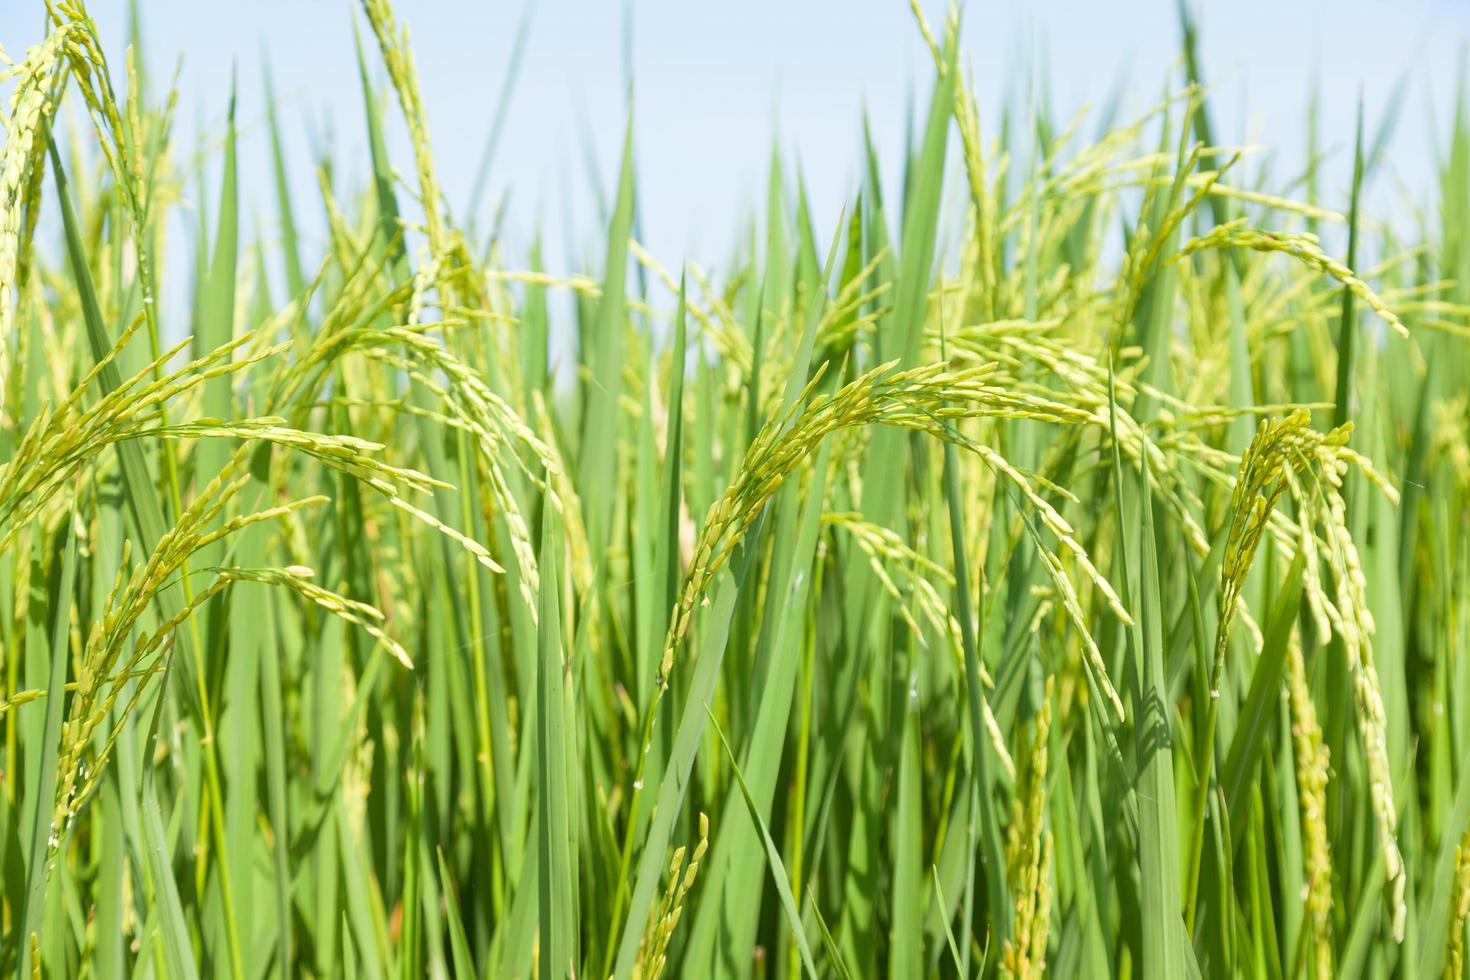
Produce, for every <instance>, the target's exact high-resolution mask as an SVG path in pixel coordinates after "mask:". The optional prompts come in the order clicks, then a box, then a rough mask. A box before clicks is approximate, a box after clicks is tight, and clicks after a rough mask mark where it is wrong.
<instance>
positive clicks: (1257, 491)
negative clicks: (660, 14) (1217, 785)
mask: <svg viewBox="0 0 1470 980" xmlns="http://www.w3.org/2000/svg"><path fill="white" fill-rule="evenodd" d="M1310 422H1311V415H1310V413H1309V412H1307V411H1305V410H1301V411H1297V412H1294V413H1292V414H1291V415H1289V416H1287V417H1286V418H1284V419H1280V420H1274V421H1273V420H1263V421H1262V422H1261V424H1260V427H1259V428H1257V429H1256V435H1255V437H1254V438H1253V439H1252V440H1251V443H1250V446H1248V447H1247V448H1246V451H1245V455H1244V456H1242V457H1241V460H1240V476H1239V477H1238V478H1237V479H1236V482H1235V492H1234V494H1233V495H1232V496H1231V498H1230V530H1229V532H1228V533H1229V537H1228V538H1227V539H1226V542H1225V557H1224V560H1223V561H1222V562H1221V563H1220V593H1219V595H1220V598H1219V601H1218V610H1217V612H1218V616H1219V625H1218V626H1217V627H1216V633H1215V659H1214V666H1213V667H1212V668H1211V671H1210V697H1212V698H1218V697H1219V696H1220V673H1221V671H1222V670H1223V669H1224V667H1225V651H1226V649H1227V648H1228V646H1229V640H1230V621H1231V619H1232V618H1233V617H1234V615H1235V610H1236V605H1237V603H1238V601H1239V599H1240V590H1241V588H1242V586H1244V585H1245V579H1246V576H1247V575H1248V574H1249V572H1250V569H1251V563H1252V562H1254V561H1255V557H1256V549H1257V548H1258V547H1259V546H1260V543H1261V536H1262V535H1263V534H1264V533H1265V531H1266V524H1267V520H1268V519H1269V517H1270V515H1271V512H1272V511H1273V510H1275V508H1276V504H1277V502H1278V501H1279V500H1280V499H1281V497H1282V495H1283V494H1285V493H1286V491H1287V488H1288V486H1289V485H1290V482H1291V478H1292V474H1293V473H1294V471H1295V470H1296V469H1297V468H1299V467H1301V466H1303V465H1305V463H1306V462H1307V459H1306V457H1305V456H1304V455H1303V454H1302V452H1301V441H1302V434H1303V433H1304V432H1305V431H1307V429H1308V427H1309V424H1310Z"/></svg>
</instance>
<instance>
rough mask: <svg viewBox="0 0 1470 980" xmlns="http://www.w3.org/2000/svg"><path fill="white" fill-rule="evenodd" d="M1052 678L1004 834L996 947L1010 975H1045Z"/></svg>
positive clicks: (1048, 914) (1017, 979) (1016, 978)
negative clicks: (1001, 941) (1009, 905)
mask: <svg viewBox="0 0 1470 980" xmlns="http://www.w3.org/2000/svg"><path fill="white" fill-rule="evenodd" d="M1055 686H1056V685H1055V678H1052V677H1048V678H1047V679H1046V690H1045V694H1044V695H1043V697H1042V701H1041V708H1040V710H1039V711H1038V712H1037V713H1036V727H1035V731H1034V732H1032V734H1031V741H1030V751H1029V752H1027V753H1026V755H1025V757H1024V758H1025V764H1024V766H1023V767H1022V770H1021V772H1020V774H1019V776H1018V783H1017V789H1016V798H1015V802H1014V803H1013V804H1012V813H1011V823H1010V827H1009V828H1008V830H1007V833H1006V865H1007V873H1008V874H1009V876H1010V879H1011V888H1012V889H1013V890H1014V891H1015V893H1016V910H1015V918H1014V919H1013V920H1012V921H1013V931H1012V935H1011V937H1010V938H1007V939H1006V941H1005V947H1004V949H1002V951H1001V961H1000V970H1001V973H1002V975H1003V976H1006V977H1010V978H1014V980H1026V978H1031V977H1040V976H1044V975H1045V973H1046V944H1047V932H1048V928H1049V925H1050V921H1051V901H1052V895H1051V863H1052V835H1051V831H1050V830H1049V829H1048V828H1047V826H1046V809H1047V789H1046V787H1047V772H1046V769H1047V741H1048V739H1049V737H1050V735H1051V723H1052V700H1053V697H1054V690H1055Z"/></svg>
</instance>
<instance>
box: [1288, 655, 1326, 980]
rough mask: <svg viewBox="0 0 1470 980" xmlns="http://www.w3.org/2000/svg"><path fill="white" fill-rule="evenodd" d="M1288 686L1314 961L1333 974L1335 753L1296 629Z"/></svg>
mask: <svg viewBox="0 0 1470 980" xmlns="http://www.w3.org/2000/svg"><path fill="white" fill-rule="evenodd" d="M1286 689H1287V694H1288V703H1289V705H1290V708H1291V737H1292V753H1293V758H1294V759H1295V761H1296V790H1297V806H1298V808H1299V810H1300V813H1301V827H1302V850H1303V852H1304V856H1303V859H1302V860H1303V863H1304V865H1305V866H1306V881H1304V882H1303V883H1302V890H1303V893H1304V896H1305V897H1304V901H1305V905H1306V910H1307V921H1308V924H1309V925H1310V927H1311V936H1312V962H1313V966H1314V971H1315V974H1316V977H1317V980H1330V978H1331V977H1332V975H1333V962H1332V961H1333V955H1332V954H1333V947H1332V846H1331V844H1330V843H1329V841H1328V837H1327V777H1328V773H1329V767H1330V758H1329V753H1328V751H1327V746H1326V745H1324V744H1323V743H1322V728H1321V726H1320V725H1319V724H1318V723H1317V708H1316V706H1315V705H1314V704H1313V703H1312V693H1311V689H1310V687H1309V685H1308V683H1307V669H1306V664H1305V663H1304V662H1303V660H1302V648H1301V639H1300V637H1299V636H1298V635H1297V634H1296V633H1295V632H1293V633H1292V635H1291V636H1290V637H1289V638H1288V639H1287V647H1286Z"/></svg>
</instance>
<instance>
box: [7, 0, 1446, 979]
mask: <svg viewBox="0 0 1470 980" xmlns="http://www.w3.org/2000/svg"><path fill="white" fill-rule="evenodd" d="M38 9H39V8H38ZM45 9H46V11H47V12H48V14H49V16H48V19H47V34H46V38H45V40H44V42H43V43H41V44H40V45H38V46H36V47H34V48H32V49H31V50H29V51H28V52H26V53H25V54H24V56H21V55H20V54H19V53H18V52H13V51H12V52H11V56H12V58H14V59H15V60H13V61H12V62H10V63H9V64H8V66H7V67H5V68H4V73H5V79H6V81H5V85H6V87H7V92H8V96H9V98H8V102H7V103H6V104H5V106H6V107H5V109H4V110H3V111H4V143H3V148H0V738H3V748H0V753H3V754H0V971H3V972H5V973H8V974H10V975H14V976H16V977H18V978H26V977H37V976H55V977H98V978H120V977H125V976H136V977H159V978H194V977H201V976H209V977H226V978H234V980H259V978H264V977H285V976H291V977H298V976H299V977H311V978H338V977H342V978H357V977H364V978H379V977H390V976H392V977H403V978H408V977H420V976H431V977H459V978H467V977H495V978H499V977H615V978H618V980H627V978H634V977H637V978H654V977H659V976H668V977H740V978H774V977H783V978H786V977H789V978H792V980H795V978H798V977H824V978H825V977H837V978H849V977H850V978H865V977H884V976H886V977H944V978H949V977H966V978H969V977H978V976H983V977H1008V978H1009V977H1015V978H1021V977H1037V976H1042V975H1052V976H1057V977H1099V978H1102V977H1125V978H1126V977H1143V978H1155V977H1264V978H1293V980H1295V978H1304V977H1307V978H1316V980H1326V978H1333V977H1346V978H1358V977H1364V978H1377V977H1406V978H1431V977H1441V976H1443V977H1464V976H1466V975H1467V973H1466V966H1465V945H1466V942H1465V941H1466V926H1467V921H1470V773H1466V772H1465V771H1464V768H1465V765H1466V760H1467V759H1470V647H1467V644H1470V542H1467V541H1466V539H1465V535H1466V530H1467V517H1470V499H1467V493H1470V449H1467V442H1470V440H1467V435H1470V399H1467V395H1466V382H1467V360H1466V354H1467V341H1470V238H1467V235H1470V232H1467V229H1470V114H1467V109H1466V105H1465V102H1464V100H1463V99H1461V100H1460V101H1459V102H1458V103H1456V107H1455V109H1454V112H1453V114H1451V115H1449V116H1447V117H1446V118H1444V119H1442V120H1439V125H1440V129H1441V132H1442V135H1443V138H1442V142H1441V145H1440V148H1439V149H1438V150H1437V153H1438V154H1439V157H1438V164H1439V167H1438V172H1439V175H1440V182H1439V185H1438V186H1437V187H1434V188H1415V189H1414V190H1415V191H1416V193H1420V194H1422V196H1423V199H1424V200H1428V201H1431V202H1433V203H1432V204H1431V205H1429V206H1427V207H1426V208H1425V210H1424V211H1423V212H1422V213H1410V214H1404V213H1395V214H1374V213H1372V211H1371V209H1370V208H1369V207H1368V205H1367V200H1366V199H1367V195H1366V194H1365V193H1364V191H1363V188H1364V186H1365V183H1367V182H1369V181H1371V179H1372V177H1373V174H1374V171H1375V170H1376V169H1378V168H1379V167H1381V166H1382V162H1383V160H1384V158H1385V149H1384V148H1385V146H1386V145H1387V142H1388V141H1387V137H1386V135H1385V133H1386V131H1387V127H1386V125H1385V124H1384V123H1382V122H1380V121H1379V120H1376V119H1372V118H1369V119H1363V118H1362V112H1361V110H1360V111H1359V119H1360V121H1359V126H1358V132H1357V138H1356V143H1355V145H1353V144H1349V147H1348V151H1350V152H1346V153H1343V152H1340V153H1338V154H1336V155H1335V156H1334V155H1331V154H1323V153H1322V152H1320V151H1321V147H1317V146H1315V145H1313V146H1310V147H1308V150H1309V154H1308V157H1309V160H1310V165H1309V168H1308V171H1307V173H1306V174H1305V175H1303V176H1302V177H1301V178H1299V179H1295V180H1279V179H1278V180H1274V181H1273V180H1272V179H1271V178H1270V177H1269V176H1268V175H1269V173H1270V171H1269V169H1267V168H1262V167H1259V166H1257V165H1256V164H1255V163H1254V162H1253V158H1252V155H1251V154H1250V153H1248V152H1245V151H1243V150H1241V149H1238V148H1235V147H1232V146H1228V145H1218V144H1217V142H1216V141H1215V139H1214V138H1213V137H1212V133H1211V126H1210V109H1211V103H1210V90H1209V89H1208V87H1207V86H1205V85H1204V84H1203V82H1205V81H1207V80H1204V79H1201V78H1199V73H1198V69H1197V67H1196V66H1197V58H1196V55H1195V44H1196V38H1195V31H1194V26H1193V24H1192V23H1191V22H1190V21H1189V20H1188V17H1187V15H1183V16H1184V19H1183V21H1182V27H1183V30H1182V31H1181V36H1182V45H1181V55H1182V57H1181V62H1180V63H1181V65H1182V66H1183V68H1182V71H1181V73H1180V75H1179V77H1177V78H1173V79H1170V80H1168V81H1169V82H1170V89H1169V90H1170V91H1172V92H1174V94H1173V95H1172V96H1170V97H1169V98H1167V99H1164V100H1163V101H1160V102H1159V103H1158V104H1157V105H1156V106H1154V107H1153V108H1152V109H1150V110H1149V111H1147V112H1145V113H1143V114H1142V115H1138V116H1135V117H1129V116H1126V115H1124V114H1121V113H1119V112H1116V111H1114V110H1108V109H1104V110H1102V111H1101V112H1098V111H1094V112H1093V113H1092V114H1089V115H1083V116H1079V117H1078V118H1076V119H1053V118H1050V117H1049V115H1048V114H1046V113H1044V112H1041V111H1037V112H1035V113H1033V114H1031V115H1030V116H1024V115H1021V114H1019V113H1016V112H1011V111H1008V112H1006V113H1004V114H1003V115H1002V117H1001V118H997V119H992V118H989V117H987V118H984V119H982V118H981V115H980V112H979V109H978V106H979V105H980V102H981V100H980V97H979V94H978V93H977V92H976V91H975V90H974V88H973V85H972V82H971V81H970V75H969V73H968V71H967V69H966V64H967V61H966V58H965V57H964V53H963V52H962V51H960V50H959V49H958V44H957V41H956V37H957V34H958V16H959V15H958V13H955V12H952V13H951V14H950V16H949V18H948V19H947V20H946V21H944V22H942V23H941V22H934V23H929V22H926V21H925V20H924V18H923V16H922V14H920V13H919V8H918V6H917V4H916V5H915V7H914V11H915V28H914V29H915V31H916V32H918V33H919V34H920V35H921V36H922V38H923V39H924V41H925V43H926V44H927V45H928V47H929V49H930V51H931V53H932V56H933V57H932V62H933V64H932V68H931V69H930V73H929V77H928V78H927V79H926V82H925V90H924V102H923V104H921V105H920V107H919V112H918V115H917V117H916V120H915V125H914V127H913V134H912V145H911V146H909V147H908V151H907V153H906V160H907V164H906V166H905V167H904V169H903V172H902V174H901V175H899V176H900V177H901V180H900V181H899V182H898V183H897V184H896V185H893V186H897V187H899V188H900V193H899V194H898V195H893V194H889V195H887V196H885V194H884V188H885V187H888V186H890V185H888V184H885V179H886V175H883V174H880V173H879V172H878V164H877V155H876V154H875V153H873V152H869V154H868V155H867V159H866V161H864V169H863V174H864V176H863V178H862V179H861V180H860V181H859V182H858V184H857V186H854V187H853V188H852V190H851V195H850V198H849V202H848V206H847V208H846V209H845V210H844V212H843V214H842V217H841V220H840V221H839V222H837V223H836V225H835V226H831V227H821V226H818V225H817V224H815V223H814V221H813V219H812V217H811V209H810V208H809V207H808V202H807V194H806V185H805V184H804V183H803V180H802V178H801V177H800V176H798V175H797V173H796V172H795V171H794V170H792V169H789V168H784V167H782V166H781V165H780V164H779V163H774V164H773V166H772V168H771V173H770V175H769V182H768V187H769V191H768V194H766V196H765V202H764V204H763V208H762V213H761V214H759V215H757V216H756V218H755V223H754V225H753V226H754V227H757V228H758V229H759V231H758V233H756V234H752V235H751V236H749V237H748V239H742V240H737V241H734V242H732V243H731V248H730V249H729V251H728V255H729V258H728V260H727V261H726V262H725V263H724V264H722V265H721V266H720V267H718V268H702V267H700V266H698V265H695V264H692V263H686V262H685V261H683V259H682V257H680V256H677V255H676V256H665V255H655V254H652V253H651V252H650V251H649V250H648V249H646V248H645V247H644V246H643V245H642V244H641V243H640V242H639V241H638V240H637V237H636V235H637V225H638V222H637V214H638V201H639V198H640V194H642V193H644V192H647V193H652V194H656V193H657V192H658V191H657V188H656V187H655V188H643V187H640V185H639V182H638V180H637V174H636V172H635V170H636V168H635V166H634V162H633V154H632V152H631V145H632V142H631V135H630V137H629V139H628V140H627V141H626V142H625V144H624V148H623V154H622V165H621V170H620V175H619V177H618V181H617V184H616V186H615V187H613V188H611V189H609V192H608V208H607V220H606V223H605V227H594V228H587V229H579V233H585V234H586V236H587V240H588V241H596V242H598V243H599V244H598V246H597V247H596V249H594V250H593V253H594V254H595V256H596V260H595V261H594V262H592V263H591V264H590V265H589V267H588V268H587V269H586V270H585V271H583V272H581V273H578V274H575V275H569V276H568V275H562V274H549V273H547V272H545V271H544V269H545V267H546V266H545V264H544V263H543V262H542V261H541V255H540V251H539V249H537V248H525V247H523V245H522V244H520V243H516V242H511V241H507V240H505V239H504V238H503V237H502V236H501V235H500V234H499V233H498V230H497V228H495V227H493V226H492V227H491V228H489V229H488V230H487V229H485V228H478V229H477V228H475V227H474V226H473V224H472V223H471V222H468V221H461V220H457V218H456V215H455V214H454V213H453V212H452V210H451V208H450V207H449V205H448V204H447V203H446V201H445V196H444V194H443V193H442V191H441V185H440V183H439V178H438V176H437V174H436V163H437V162H438V159H437V158H436V156H435V152H434V150H433V145H432V137H433V135H434V134H433V133H431V132H430V131H429V129H428V127H427V125H426V122H425V112H424V105H423V102H422V98H421V95H420V88H419V83H418V76H417V71H416V67H415V60H414V52H413V50H412V47H411V45H410V44H409V42H408V39H407V37H408V35H407V33H406V24H405V22H404V20H403V19H400V18H399V17H398V16H396V15H395V13H394V11H393V9H392V8H391V6H390V4H389V2H388V0H362V2H361V4H360V6H359V5H354V7H353V9H352V11H351V13H350V16H351V17H352V19H353V20H354V22H355V23H356V24H357V26H358V28H359V35H358V51H357V55H358V59H359V63H360V65H361V72H360V74H361V82H362V115H361V117H360V118H358V119H352V120H346V119H344V120H341V123H342V125H344V126H347V125H351V126H355V127H357V126H360V127H361V129H362V131H363V132H365V133H366V134H367V140H366V145H367V146H368V147H369V151H370V152H369V156H370V164H371V173H372V180H371V181H369V182H367V183H365V184H364V185H362V186H354V185H350V184H348V183H347V182H345V181H344V180H342V179H341V176H340V174H339V173H338V170H337V168H335V167H334V161H333V160H331V159H330V158H323V159H321V160H320V161H319V166H318V168H317V169H316V172H315V173H314V174H312V175H310V177H311V179H312V180H313V181H314V186H315V187H316V188H317V190H318V193H317V194H316V195H315V196H314V197H310V198H303V197H302V195H301V194H300V193H299V188H300V186H301V183H300V182H299V181H298V180H296V179H294V177H295V175H294V174H292V173H288V168H289V166H290V165H289V164H288V163H287V161H288V159H292V157H291V155H290V154H289V153H288V152H287V149H286V148H287V147H288V146H289V145H290V144H291V142H292V141H293V140H297V139H299V135H298V134H297V133H296V131H295V130H294V129H293V128H292V127H291V126H290V125H289V124H288V123H287V121H286V120H284V119H283V118H282V114H281V112H280V111H279V107H278V106H277V104H276V103H275V102H274V101H268V103H267V104H266V105H265V106H262V107H259V109H260V112H261V113H262V114H263V117H264V118H265V120H266V122H267V126H266V129H265V133H264V134H263V136H262V137H261V138H262V139H263V140H265V141H266V142H267V143H268V144H269V146H270V150H271V154H272V157H271V158H272V159H273V160H274V170H273V173H272V174H271V175H270V180H271V181H272V184H271V186H273V187H274V188H275V190H276V195H275V199H274V201H272V202H270V203H269V207H267V208H266V209H265V211H264V212H263V213H253V212H247V211H246V210H245V209H244V208H242V204H241V200H240V191H239V183H240V172H239V171H240V168H241V167H242V166H244V164H243V163H242V162H241V161H240V160H237V145H238V143H239V142H240V139H239V137H238V135H237V132H236V120H237V113H236V106H235V104H234V102H233V101H232V102H231V104H230V107H229V112H228V116H227V118H228V120H229V121H228V125H227V127H226V129H225V131H224V132H223V133H221V134H219V139H218V140H215V141H212V142H211V144H210V147H209V152H208V153H207V154H205V155H204V157H202V158H201V157H200V156H199V155H198V154H197V153H195V152H194V148H193V147H191V146H186V145H181V144H180V141H179V140H178V138H177V136H176V133H175V128H176V120H175V118H174V112H175V109H176V103H177V92H176V91H174V90H173V89H172V88H171V87H170V77H169V75H168V74H167V73H166V70H165V66H161V65H153V64H149V63H147V62H146V61H145V60H142V59H135V58H134V57H132V56H131V54H130V56H129V57H128V58H127V59H126V62H125V63H109V62H108V60H107V58H106V57H105V55H104V50H105V48H104V44H103V40H104V39H103V38H101V37H100V36H99V34H98V28H97V26H96V24H95V23H94V22H93V21H92V20H91V18H90V17H89V15H88V12H87V9H86V7H85V5H84V4H83V3H82V0H46V3H45ZM972 15H975V14H974V13H973V12H972ZM344 16H348V15H347V14H344ZM133 50H134V51H135V50H137V49H136V48H135V49H133ZM1159 90H1160V91H1162V90H1163V89H1159ZM1339 96H1340V93H1331V92H1329V93H1324V98H1337V97H1339ZM252 111H254V109H252ZM628 125H629V133H630V134H631V132H632V123H631V121H630V122H629V124H628ZM395 132H406V133H407V134H408V140H407V143H406V144H404V145H406V146H407V147H409V148H410V149H411V153H410V154H400V155H398V156H397V157H396V158H390V154H389V150H388V147H389V145H390V142H391V141H390V140H389V139H388V138H387V136H386V134H390V133H395ZM250 159H254V157H251V158H250ZM810 176H811V179H813V180H816V179H824V180H825V179H828V177H829V175H825V174H822V175H819V174H813V175H810ZM1337 188H1343V189H1347V188H1350V190H1347V191H1345V192H1344V193H1338V192H1337V190H1336V189H1337ZM293 190H294V191H295V192H296V193H295V195H294V197H293ZM184 210H188V211H190V212H191V217H190V221H192V222H193V223H194V225H193V226H194V227H195V228H197V230H198V233H196V234H193V235H189V236H184V237H181V233H180V230H179V229H180V227H182V226H183V225H182V223H181V221H180V214H181V212H182V211H184ZM307 215H310V216H311V217H310V218H309V219H308V218H307V217H306V216H307ZM308 222H309V223H311V224H313V225H318V224H319V225H321V226H323V227H324V228H325V229H326V230H327V235H326V238H325V246H324V247H323V248H321V249H315V248H311V247H308V244H307V240H306V237H305V236H303V235H302V234H300V233H299V228H300V227H302V226H304V225H306V224H307V223H308ZM951 227H952V228H953V229H954V230H955V231H956V234H953V235H950V234H947V233H945V232H944V229H948V228H951Z"/></svg>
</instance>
